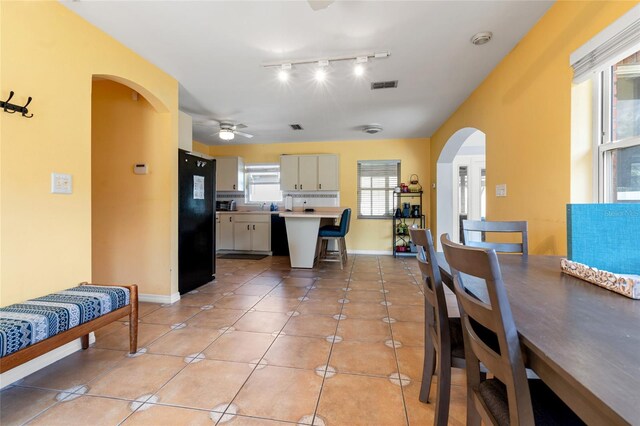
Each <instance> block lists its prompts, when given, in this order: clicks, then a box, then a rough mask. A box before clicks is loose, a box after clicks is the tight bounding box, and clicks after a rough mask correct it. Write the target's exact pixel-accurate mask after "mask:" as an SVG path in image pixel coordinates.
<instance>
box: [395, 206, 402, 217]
mask: <svg viewBox="0 0 640 426" xmlns="http://www.w3.org/2000/svg"><path fill="white" fill-rule="evenodd" d="M395 217H396V218H397V219H400V218H401V217H402V210H400V209H399V208H398V209H396V213H395Z"/></svg>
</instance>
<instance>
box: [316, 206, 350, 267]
mask: <svg viewBox="0 0 640 426" xmlns="http://www.w3.org/2000/svg"><path fill="white" fill-rule="evenodd" d="M349 222H351V209H344V211H343V212H342V217H341V218H340V225H339V226H336V225H326V226H323V227H321V228H320V230H319V231H318V246H319V255H318V261H319V262H340V269H344V265H345V264H346V263H347V260H348V259H347V244H346V242H345V236H346V235H347V233H348V232H349ZM329 240H335V241H336V244H337V246H338V250H327V247H328V245H329Z"/></svg>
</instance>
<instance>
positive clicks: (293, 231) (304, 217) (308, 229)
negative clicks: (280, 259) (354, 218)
mask: <svg viewBox="0 0 640 426" xmlns="http://www.w3.org/2000/svg"><path fill="white" fill-rule="evenodd" d="M343 210H344V209H343V208H337V209H336V208H333V209H330V210H325V211H314V212H301V211H300V212H282V213H280V217H283V218H284V220H285V224H286V227H287V237H288V239H289V258H290V261H291V267H292V268H313V264H314V260H315V258H316V250H317V245H318V244H317V243H318V230H319V229H320V222H321V221H322V220H329V221H331V222H332V223H333V221H335V220H336V219H339V218H340V216H341V215H342V211H343Z"/></svg>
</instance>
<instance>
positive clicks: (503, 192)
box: [496, 183, 507, 197]
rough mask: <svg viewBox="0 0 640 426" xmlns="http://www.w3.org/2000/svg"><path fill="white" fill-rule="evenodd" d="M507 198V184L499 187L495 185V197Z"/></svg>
mask: <svg viewBox="0 0 640 426" xmlns="http://www.w3.org/2000/svg"><path fill="white" fill-rule="evenodd" d="M506 196H507V184H506V183H501V184H500V185H496V197H506Z"/></svg>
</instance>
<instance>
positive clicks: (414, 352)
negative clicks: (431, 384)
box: [396, 346, 424, 381]
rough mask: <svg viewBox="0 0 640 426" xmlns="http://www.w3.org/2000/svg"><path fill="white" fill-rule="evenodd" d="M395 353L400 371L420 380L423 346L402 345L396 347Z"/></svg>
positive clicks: (412, 378) (415, 379)
mask: <svg viewBox="0 0 640 426" xmlns="http://www.w3.org/2000/svg"><path fill="white" fill-rule="evenodd" d="M396 354H397V357H398V367H399V368H400V373H401V374H404V375H407V376H409V377H410V378H411V380H413V381H420V380H422V365H423V363H424V348H423V347H422V346H402V347H401V348H397V349H396Z"/></svg>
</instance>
